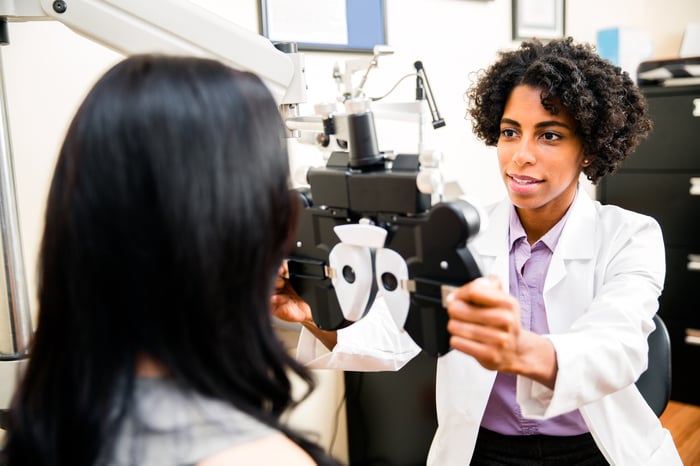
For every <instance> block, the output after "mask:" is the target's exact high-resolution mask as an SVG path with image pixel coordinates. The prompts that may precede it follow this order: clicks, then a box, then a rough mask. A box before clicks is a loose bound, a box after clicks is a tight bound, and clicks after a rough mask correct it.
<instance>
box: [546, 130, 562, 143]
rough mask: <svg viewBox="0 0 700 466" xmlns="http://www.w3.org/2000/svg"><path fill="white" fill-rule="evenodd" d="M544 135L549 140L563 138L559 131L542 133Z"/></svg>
mask: <svg viewBox="0 0 700 466" xmlns="http://www.w3.org/2000/svg"><path fill="white" fill-rule="evenodd" d="M542 137H543V138H544V139H546V140H547V141H556V140H559V139H561V136H559V135H558V134H557V133H550V132H549V131H548V132H546V133H543V134H542Z"/></svg>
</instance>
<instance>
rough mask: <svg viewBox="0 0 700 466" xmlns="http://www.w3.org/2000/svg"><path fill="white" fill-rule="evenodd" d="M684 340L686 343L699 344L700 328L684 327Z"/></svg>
mask: <svg viewBox="0 0 700 466" xmlns="http://www.w3.org/2000/svg"><path fill="white" fill-rule="evenodd" d="M685 342H686V343H687V344H688V345H696V346H700V330H698V329H695V328H687V329H685Z"/></svg>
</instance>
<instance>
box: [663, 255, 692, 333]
mask: <svg viewBox="0 0 700 466" xmlns="http://www.w3.org/2000/svg"><path fill="white" fill-rule="evenodd" d="M699 288H700V247H698V248H697V249H677V248H673V247H669V246H667V247H666V282H665V284H664V290H663V292H662V293H661V298H660V299H659V303H660V313H661V314H662V317H663V316H667V317H681V318H683V319H685V320H686V321H687V324H688V325H690V326H691V327H693V328H698V329H700V293H698V291H697V290H698V289H699Z"/></svg>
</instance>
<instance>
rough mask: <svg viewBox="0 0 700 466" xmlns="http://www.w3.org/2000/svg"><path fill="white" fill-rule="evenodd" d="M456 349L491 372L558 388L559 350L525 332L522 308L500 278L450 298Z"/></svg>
mask: <svg viewBox="0 0 700 466" xmlns="http://www.w3.org/2000/svg"><path fill="white" fill-rule="evenodd" d="M447 312H448V315H449V317H450V320H449V322H448V324H447V330H448V331H449V332H450V334H451V338H450V345H451V346H452V348H454V349H456V350H459V351H462V352H463V353H466V354H469V355H471V356H473V357H474V358H475V359H476V360H477V361H478V362H479V364H481V365H482V366H484V367H485V368H487V369H491V370H496V371H500V372H510V373H514V374H520V375H524V376H526V377H529V378H531V379H533V380H535V381H537V382H540V383H542V384H544V385H546V386H548V387H550V388H553V387H554V381H555V379H556V372H557V364H556V354H555V352H554V346H553V345H552V344H551V342H550V341H549V340H548V339H547V338H544V337H542V336H541V335H537V334H536V333H533V332H530V331H528V330H524V329H522V328H521V327H520V306H519V304H518V301H517V300H516V299H515V298H513V297H512V296H510V295H509V294H508V293H507V292H506V291H505V290H503V287H502V285H501V282H500V280H498V278H496V277H486V278H478V279H476V280H473V281H471V282H469V283H467V284H466V285H464V286H461V287H460V288H458V289H456V290H455V291H454V292H452V293H451V295H450V296H449V297H448V306H447Z"/></svg>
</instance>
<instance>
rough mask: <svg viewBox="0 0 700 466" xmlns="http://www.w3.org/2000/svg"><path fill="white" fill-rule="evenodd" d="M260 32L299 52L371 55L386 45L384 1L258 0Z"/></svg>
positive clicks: (273, 40)
mask: <svg viewBox="0 0 700 466" xmlns="http://www.w3.org/2000/svg"><path fill="white" fill-rule="evenodd" d="M259 9H260V29H261V32H262V35H263V36H265V37H267V38H268V39H270V40H271V41H272V42H288V41H289V42H296V43H297V45H298V47H299V49H300V50H318V51H324V50H328V51H340V52H371V51H372V50H373V48H374V46H375V45H384V44H386V19H385V11H384V0H293V1H290V0H259Z"/></svg>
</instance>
